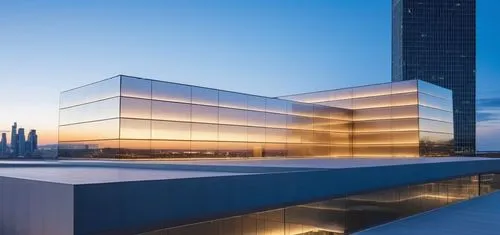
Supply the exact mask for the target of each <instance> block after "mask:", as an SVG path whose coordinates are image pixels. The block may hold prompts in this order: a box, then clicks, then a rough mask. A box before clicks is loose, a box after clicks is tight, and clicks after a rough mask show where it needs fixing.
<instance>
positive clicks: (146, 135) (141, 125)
mask: <svg viewBox="0 0 500 235" xmlns="http://www.w3.org/2000/svg"><path fill="white" fill-rule="evenodd" d="M120 138H121V139H151V120H137V119H126V118H122V119H121V121H120Z"/></svg>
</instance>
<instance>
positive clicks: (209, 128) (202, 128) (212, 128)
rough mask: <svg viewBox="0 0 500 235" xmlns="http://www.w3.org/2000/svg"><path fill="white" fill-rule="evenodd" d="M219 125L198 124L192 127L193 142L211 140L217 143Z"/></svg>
mask: <svg viewBox="0 0 500 235" xmlns="http://www.w3.org/2000/svg"><path fill="white" fill-rule="evenodd" d="M217 133H218V131H217V125H215V124H198V123H193V124H192V125H191V140H209V141H217V140H218V137H217Z"/></svg>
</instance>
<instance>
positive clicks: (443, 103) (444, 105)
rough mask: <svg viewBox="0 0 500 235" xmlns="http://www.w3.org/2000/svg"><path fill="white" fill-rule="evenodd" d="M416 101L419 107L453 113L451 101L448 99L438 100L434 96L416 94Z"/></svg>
mask: <svg viewBox="0 0 500 235" xmlns="http://www.w3.org/2000/svg"><path fill="white" fill-rule="evenodd" d="M418 101H419V103H420V105H423V106H427V107H430V108H436V109H442V110H445V111H450V112H451V111H453V101H452V100H448V99H443V98H439V97H436V96H431V95H427V94H424V93H418Z"/></svg>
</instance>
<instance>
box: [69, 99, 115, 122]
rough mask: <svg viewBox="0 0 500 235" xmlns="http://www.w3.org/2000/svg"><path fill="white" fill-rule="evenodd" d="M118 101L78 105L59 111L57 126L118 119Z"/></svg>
mask: <svg viewBox="0 0 500 235" xmlns="http://www.w3.org/2000/svg"><path fill="white" fill-rule="evenodd" d="M119 110H120V100H119V98H118V97H115V98H111V99H106V100H102V101H98V102H93V103H88V104H84V105H78V106H74V107H71V108H66V109H61V110H60V111H59V124H60V125H66V124H71V123H78V122H88V121H96V120H102V119H108V118H117V117H119Z"/></svg>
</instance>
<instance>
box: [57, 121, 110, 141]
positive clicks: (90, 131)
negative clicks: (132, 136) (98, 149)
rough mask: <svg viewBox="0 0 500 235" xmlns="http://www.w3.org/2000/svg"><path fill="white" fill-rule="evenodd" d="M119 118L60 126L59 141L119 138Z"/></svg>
mask: <svg viewBox="0 0 500 235" xmlns="http://www.w3.org/2000/svg"><path fill="white" fill-rule="evenodd" d="M118 127H119V119H110V120H104V121H96V122H86V123H81V124H73V125H68V126H60V127H59V141H79V140H104V139H118Z"/></svg>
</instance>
